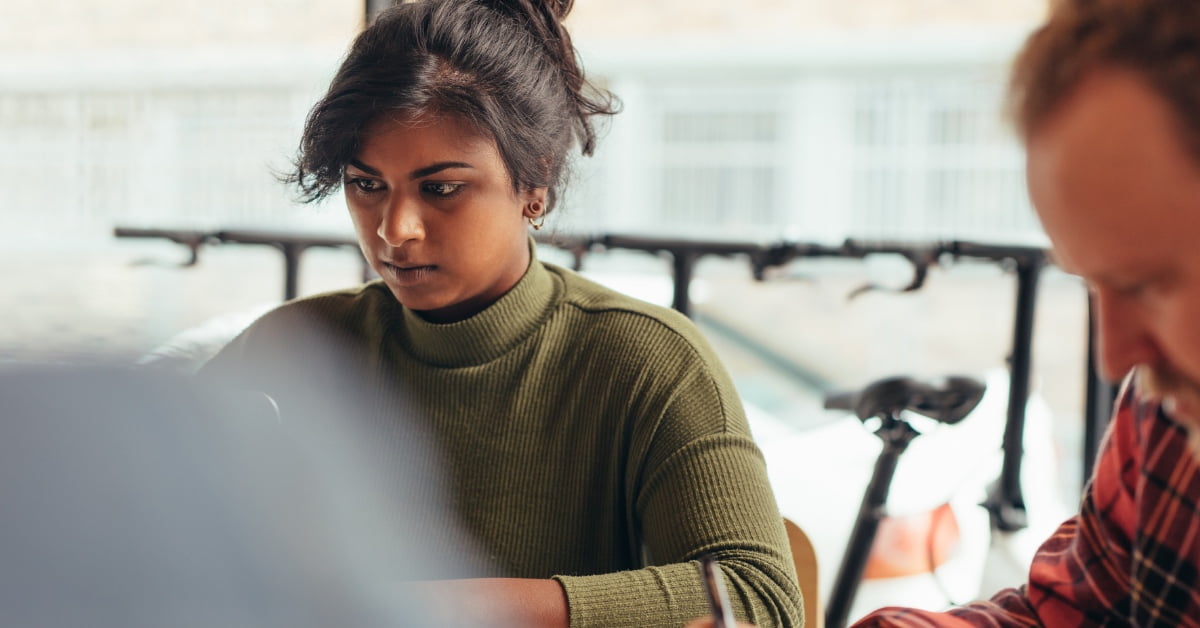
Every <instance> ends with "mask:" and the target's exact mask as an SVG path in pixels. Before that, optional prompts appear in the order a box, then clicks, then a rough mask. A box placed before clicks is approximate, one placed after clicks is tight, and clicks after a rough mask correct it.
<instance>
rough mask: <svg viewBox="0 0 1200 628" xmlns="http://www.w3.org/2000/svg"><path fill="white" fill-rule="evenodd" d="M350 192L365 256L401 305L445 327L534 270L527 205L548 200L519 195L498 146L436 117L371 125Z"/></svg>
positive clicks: (349, 170) (451, 119) (350, 169)
mask: <svg viewBox="0 0 1200 628" xmlns="http://www.w3.org/2000/svg"><path fill="white" fill-rule="evenodd" d="M344 188H345V194H346V206H347V207H348V208H349V209H350V216H351V218H352V219H353V220H354V228H355V230H356V231H357V232H358V242H359V245H360V246H361V247H362V252H363V255H365V256H366V258H367V260H368V261H369V262H370V264H371V266H372V267H373V268H374V269H375V272H377V273H379V276H380V277H381V278H382V279H383V281H384V282H385V283H386V284H387V286H388V288H389V289H391V291H392V294H393V295H395V297H396V299H397V300H399V301H400V303H402V304H403V305H404V306H405V307H407V308H409V309H412V310H415V311H417V312H420V313H421V315H422V316H423V317H424V318H425V319H426V320H430V321H434V322H439V323H449V322H454V321H459V320H463V319H465V318H467V317H470V316H472V315H474V314H476V313H478V312H479V311H481V310H483V309H484V308H486V307H487V306H489V305H491V304H492V303H494V302H495V301H496V300H497V299H499V298H500V297H501V296H503V295H504V294H505V293H506V292H508V291H509V289H511V288H512V287H513V286H514V285H516V283H517V281H518V280H519V279H520V278H521V276H522V275H523V274H524V273H525V270H526V268H527V267H528V266H529V248H528V243H527V237H528V236H527V235H526V234H527V231H526V228H525V225H526V222H525V218H526V212H527V211H528V205H529V204H530V203H531V202H532V201H540V202H541V205H540V206H541V207H545V196H546V190H545V188H538V189H534V190H529V191H527V192H521V193H517V192H514V191H513V185H512V180H511V179H510V178H509V175H508V171H507V169H506V168H505V167H504V162H503V161H502V160H501V159H500V153H499V151H498V150H497V148H496V143H495V142H494V141H492V140H491V138H489V137H486V136H484V135H481V134H480V133H479V132H477V131H476V130H475V129H474V128H473V127H471V126H470V125H469V124H466V123H464V122H463V121H461V120H460V119H458V118H457V117H455V116H450V115H437V114H419V115H402V116H400V115H398V116H395V117H383V118H380V119H379V120H378V121H377V122H375V123H373V124H371V125H370V126H369V127H368V128H367V132H366V133H365V135H364V137H363V143H362V149H361V150H360V151H359V153H358V155H357V156H356V157H355V159H353V160H351V162H350V163H349V164H348V165H347V166H346V168H345V185H344Z"/></svg>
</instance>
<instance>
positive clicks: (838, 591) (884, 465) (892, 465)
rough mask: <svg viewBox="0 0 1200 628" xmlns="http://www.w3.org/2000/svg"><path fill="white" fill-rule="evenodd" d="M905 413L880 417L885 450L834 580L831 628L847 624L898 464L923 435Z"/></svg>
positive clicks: (828, 623)
mask: <svg viewBox="0 0 1200 628" xmlns="http://www.w3.org/2000/svg"><path fill="white" fill-rule="evenodd" d="M901 412H902V411H901V410H895V411H892V412H889V413H887V414H882V415H880V417H879V418H880V419H881V420H882V424H881V425H880V426H879V429H878V430H876V431H875V435H876V436H878V437H879V438H880V440H882V441H883V449H882V450H881V451H880V452H879V458H877V459H876V461H875V470H874V472H872V474H871V482H870V484H868V485H867V490H866V492H865V493H864V494H863V499H862V504H861V505H860V506H859V510H858V517H857V518H856V519H855V522H854V529H853V530H852V531H851V532H850V540H849V541H848V542H847V544H846V553H845V555H844V556H843V558H842V564H841V566H840V567H839V568H838V574H837V579H836V580H835V581H834V585H833V591H832V593H831V594H830V599H829V605H828V607H827V609H826V611H825V625H826V627H827V628H842V627H843V626H845V625H846V619H847V616H848V615H849V613H850V605H851V604H852V603H853V602H854V597H855V595H856V594H857V593H858V585H859V583H860V582H861V581H862V575H863V571H864V570H865V569H866V567H867V559H868V558H869V557H870V555H871V547H872V546H873V545H874V543H875V533H876V531H877V530H878V528H879V522H880V521H881V520H883V518H884V516H886V514H887V513H886V510H887V497H888V491H889V490H890V489H891V485H892V478H893V477H894V476H895V474H896V464H897V463H898V462H899V461H900V454H902V453H904V450H905V449H907V448H908V444H909V443H910V442H912V439H914V438H916V437H917V436H919V435H920V432H918V431H917V430H916V429H914V428H913V427H912V425H910V424H909V423H908V421H905V420H904V419H903V418H902V417H901V416H900V414H901Z"/></svg>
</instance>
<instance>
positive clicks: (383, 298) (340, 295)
mask: <svg viewBox="0 0 1200 628" xmlns="http://www.w3.org/2000/svg"><path fill="white" fill-rule="evenodd" d="M390 297H391V294H390V293H389V292H388V290H387V288H386V286H384V285H383V283H382V282H380V281H372V282H368V283H365V284H362V285H358V286H354V287H350V288H342V289H339V290H331V291H328V292H321V293H317V294H313V295H309V296H305V297H301V298H298V299H293V300H291V301H287V302H285V303H282V304H280V305H279V306H277V307H275V308H274V309H272V310H270V311H268V312H267V313H265V314H263V315H262V316H261V317H259V318H258V320H256V321H255V322H254V323H253V324H252V325H251V326H250V327H249V329H250V330H255V329H257V330H265V329H270V328H273V327H277V326H290V325H298V324H315V325H334V326H341V325H345V324H352V323H356V322H359V321H360V320H361V319H364V318H365V317H367V316H369V315H370V314H372V313H378V312H379V311H380V310H386V309H388V308H389V307H390V306H392V305H393V304H395V299H394V298H390ZM397 305H398V304H397Z"/></svg>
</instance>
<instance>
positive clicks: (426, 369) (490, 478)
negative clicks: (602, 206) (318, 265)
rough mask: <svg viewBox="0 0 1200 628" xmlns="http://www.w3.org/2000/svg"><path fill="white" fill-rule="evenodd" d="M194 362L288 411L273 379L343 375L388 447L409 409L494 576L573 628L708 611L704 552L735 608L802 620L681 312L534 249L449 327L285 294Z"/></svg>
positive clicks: (732, 413) (392, 303) (774, 519)
mask: <svg viewBox="0 0 1200 628" xmlns="http://www.w3.org/2000/svg"><path fill="white" fill-rule="evenodd" d="M298 321H304V322H303V323H301V324H302V325H307V326H309V327H311V325H312V324H313V323H312V321H317V324H319V325H320V326H321V328H322V329H328V330H333V331H332V333H334V334H335V335H336V336H337V342H338V343H339V346H342V345H345V346H346V347H347V351H348V354H347V355H343V356H341V357H340V358H337V359H326V358H327V355H326V352H314V351H313V341H312V339H311V338H308V337H307V336H308V334H306V333H303V332H301V333H297V332H296V329H297V322H298ZM267 355H270V356H271V358H270V359H271V360H275V361H277V363H280V364H285V365H287V368H288V369H289V370H290V372H291V374H289V375H288V377H286V378H281V379H283V381H282V382H281V381H279V379H275V380H274V381H273V380H272V379H271V378H270V377H268V376H267V373H266V371H268V370H270V368H269V367H266V368H264V367H263V366H262V364H263V357H264V356H267ZM322 362H328V364H322ZM248 365H254V366H248ZM204 370H205V372H209V373H212V372H222V371H224V372H226V373H237V375H236V377H237V378H238V379H239V381H242V382H243V383H248V384H250V385H255V386H259V387H262V388H263V389H264V390H266V392H268V393H270V394H272V395H273V396H275V397H276V398H277V399H279V400H280V401H279V403H280V406H281V412H283V414H284V416H286V415H287V414H288V410H289V409H288V406H287V404H288V401H287V397H288V395H287V391H285V390H282V389H281V387H285V386H291V387H293V388H300V389H303V390H304V391H305V392H307V393H308V394H310V395H311V394H314V392H313V391H314V387H319V386H321V385H322V382H331V381H335V380H336V381H341V382H346V381H353V382H354V385H359V386H361V387H362V388H361V389H362V390H364V391H365V393H364V395H365V396H366V397H368V399H365V400H363V401H364V404H365V405H364V407H367V408H369V410H368V411H367V414H369V415H370V418H369V420H371V421H374V422H376V423H377V426H376V428H377V429H380V430H383V431H382V432H380V433H382V434H384V436H382V437H381V438H380V440H382V441H383V446H385V447H386V441H387V440H388V438H396V439H401V438H407V436H406V434H410V432H408V431H406V430H405V429H404V428H403V427H402V425H403V424H404V423H405V422H406V421H407V420H408V418H406V417H405V416H404V415H405V414H411V415H412V417H414V420H416V421H417V422H418V423H419V424H420V425H421V426H422V428H423V429H426V430H427V432H428V434H429V437H430V439H431V440H432V442H433V443H434V444H435V445H436V448H437V450H438V453H439V455H440V456H441V457H442V459H443V462H444V464H445V467H444V469H443V473H444V475H445V477H446V484H447V485H448V487H449V489H448V490H449V492H450V495H449V499H448V501H449V505H450V507H451V508H452V510H453V512H454V514H455V515H456V516H457V517H458V518H459V522H460V524H461V526H462V528H463V530H464V531H465V533H466V534H469V535H471V536H473V538H474V541H475V543H477V544H478V546H479V547H480V548H482V555H483V560H484V561H485V562H486V568H487V570H488V572H489V573H488V575H507V576H512V577H523V578H554V579H555V580H557V581H558V582H559V583H561V584H562V586H563V588H564V590H565V591H566V595H567V599H568V603H569V607H570V619H571V625H572V626H660V625H661V626H676V627H677V626H681V625H683V624H684V623H685V622H686V621H687V620H689V619H692V618H696V617H701V616H705V615H707V614H708V612H709V611H708V607H707V605H706V601H705V597H704V593H703V591H702V589H701V584H700V579H699V575H698V569H697V559H698V558H699V557H700V556H701V555H703V554H705V553H711V554H713V555H714V556H715V557H717V559H718V560H719V563H720V565H721V568H722V570H723V572H724V575H725V580H726V583H727V586H728V587H729V590H730V597H731V600H732V603H733V605H734V608H735V612H736V615H737V616H738V617H739V618H741V619H744V620H748V621H751V622H753V623H755V624H757V625H758V626H797V625H801V624H802V623H803V615H802V610H801V604H800V592H799V589H798V587H797V585H796V576H795V572H794V570H793V567H792V562H791V559H790V554H789V551H788V544H787V537H786V535H785V532H784V529H783V525H782V519H781V517H780V514H779V511H778V509H777V507H776V504H775V500H774V496H773V495H772V492H771V488H770V486H769V484H768V482H767V475H766V471H765V467H764V462H763V457H762V455H761V453H760V451H759V449H758V447H757V446H756V445H755V444H754V442H753V441H752V440H751V436H750V431H749V429H748V426H747V422H746V418H745V415H744V411H743V409H742V406H741V402H740V401H739V399H738V396H737V393H736V392H735V391H734V388H733V385H732V383H731V381H730V379H729V377H728V375H727V374H726V372H725V371H724V369H723V368H722V367H721V365H720V364H719V362H718V360H717V358H716V357H715V355H714V354H713V352H712V350H711V349H710V348H709V346H708V344H707V343H706V342H705V340H704V338H703V337H702V336H701V335H700V333H699V332H698V331H697V329H696V328H695V326H694V325H693V324H692V323H691V322H690V321H688V320H687V319H686V318H685V317H683V316H682V315H680V314H678V313H676V312H674V311H672V310H668V309H665V308H662V307H658V306H654V305H650V304H647V303H643V302H641V301H638V300H635V299H632V298H630V297H627V296H624V295H621V294H619V293H617V292H615V291H612V290H609V289H607V288H604V287H602V286H600V285H598V284H595V283H593V282H591V281H588V280H586V279H584V278H582V277H580V276H578V275H576V274H575V273H572V272H571V271H568V270H565V269H562V268H558V267H555V266H552V265H549V264H543V263H541V262H538V261H537V260H534V261H533V263H532V264H531V265H530V269H529V271H528V272H527V273H526V275H525V276H524V277H523V278H522V279H521V281H520V282H519V283H518V284H517V285H516V286H515V287H514V288H513V289H512V290H511V291H510V292H509V293H508V294H506V295H505V296H504V297H503V298H501V299H500V300H499V301H497V302H496V303H495V304H493V305H492V306H490V307H489V308H487V309H486V310H484V311H483V312H480V313H479V314H477V315H475V316H473V317H471V318H469V319H467V320H464V321H460V322H457V323H452V324H433V323H429V322H426V321H425V320H423V319H421V318H420V317H419V316H417V315H415V314H414V313H413V312H412V311H410V310H407V309H405V308H404V307H402V306H401V305H400V304H399V303H398V302H397V301H396V300H395V298H394V297H393V296H392V295H391V294H390V292H389V291H388V289H387V287H386V286H385V285H383V284H382V283H380V282H374V283H368V284H366V285H364V286H361V287H359V288H355V289H351V290H346V291H341V292H334V293H329V294H324V295H319V296H315V297H311V298H307V299H301V300H299V301H294V302H291V303H288V304H285V305H283V306H282V307H281V308H279V309H277V310H275V311H274V312H272V313H269V314H267V315H266V316H264V317H263V318H261V319H260V320H259V321H258V322H256V323H255V324H254V325H252V326H251V327H250V328H249V329H248V330H247V331H246V332H244V333H243V334H242V335H241V336H239V337H238V338H237V339H236V340H235V341H234V342H233V343H231V344H230V345H229V346H227V347H226V348H225V349H223V350H222V352H221V353H220V354H219V355H218V356H217V357H216V358H214V359H213V360H212V361H211V362H210V363H209V364H207V365H206V366H205V369H204ZM296 372H301V373H303V375H300V376H297V375H295V373H296ZM271 388H274V389H271ZM299 403H303V402H299ZM389 435H390V436H389ZM457 541H458V542H459V543H460V544H461V545H464V546H465V545H467V543H466V542H465V540H463V539H458V540H457ZM438 542H444V540H443V541H438ZM438 542H435V541H432V540H431V541H430V543H431V544H436V543H438ZM451 542H454V541H451ZM439 551H440V550H439Z"/></svg>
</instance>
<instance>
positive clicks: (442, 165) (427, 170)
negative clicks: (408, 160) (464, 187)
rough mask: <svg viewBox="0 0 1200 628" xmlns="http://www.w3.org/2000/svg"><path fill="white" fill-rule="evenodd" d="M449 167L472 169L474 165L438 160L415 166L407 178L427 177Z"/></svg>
mask: <svg viewBox="0 0 1200 628" xmlns="http://www.w3.org/2000/svg"><path fill="white" fill-rule="evenodd" d="M449 168H471V169H474V168H475V166H472V165H471V164H469V163H466V162H462V161H439V162H438V163H436V164H430V165H428V166H425V167H424V168H417V169H416V170H413V171H412V173H411V174H409V175H408V178H409V179H420V178H421V177H427V176H429V175H431V174H434V173H438V172H441V171H443V170H446V169H449Z"/></svg>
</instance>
